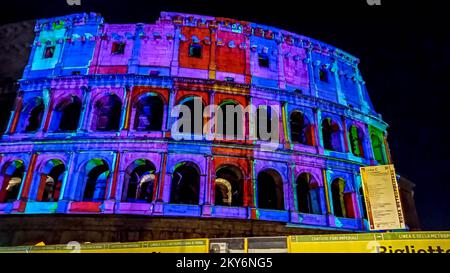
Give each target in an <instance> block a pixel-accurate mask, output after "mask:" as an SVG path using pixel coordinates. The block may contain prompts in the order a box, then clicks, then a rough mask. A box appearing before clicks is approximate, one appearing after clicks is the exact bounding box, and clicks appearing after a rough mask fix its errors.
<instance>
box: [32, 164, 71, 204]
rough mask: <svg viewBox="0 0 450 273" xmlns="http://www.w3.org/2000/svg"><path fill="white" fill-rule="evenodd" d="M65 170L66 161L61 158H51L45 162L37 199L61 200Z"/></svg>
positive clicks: (44, 200)
mask: <svg viewBox="0 0 450 273" xmlns="http://www.w3.org/2000/svg"><path fill="white" fill-rule="evenodd" d="M65 170H66V167H65V166H64V163H63V162H62V161H61V160H59V159H51V160H49V161H48V162H47V163H46V164H45V166H44V169H43V171H42V173H41V180H40V184H39V189H38V195H37V198H36V200H37V201H42V202H56V201H58V200H59V197H60V196H59V194H60V191H61V185H62V181H63V178H64V172H65Z"/></svg>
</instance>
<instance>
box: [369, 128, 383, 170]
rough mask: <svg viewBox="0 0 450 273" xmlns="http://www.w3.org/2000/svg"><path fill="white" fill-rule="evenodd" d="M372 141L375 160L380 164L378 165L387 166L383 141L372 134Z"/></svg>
mask: <svg viewBox="0 0 450 273" xmlns="http://www.w3.org/2000/svg"><path fill="white" fill-rule="evenodd" d="M370 141H371V142H372V150H373V156H374V157H375V160H376V161H377V162H378V164H381V165H383V164H386V160H385V157H384V151H383V142H382V141H381V138H380V137H378V136H377V135H375V134H372V135H371V136H370Z"/></svg>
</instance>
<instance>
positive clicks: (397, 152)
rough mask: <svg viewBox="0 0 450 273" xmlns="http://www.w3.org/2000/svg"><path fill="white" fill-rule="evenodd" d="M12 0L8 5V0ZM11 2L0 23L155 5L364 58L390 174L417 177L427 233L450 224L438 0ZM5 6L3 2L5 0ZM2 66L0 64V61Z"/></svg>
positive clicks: (447, 41) (138, 16)
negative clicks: (385, 131)
mask: <svg viewBox="0 0 450 273" xmlns="http://www.w3.org/2000/svg"><path fill="white" fill-rule="evenodd" d="M8 2H13V1H8ZM381 2H382V5H381V6H377V7H375V6H369V5H367V3H366V0H339V1H338V0H334V1H333V0H311V1H305V0H297V1H284V0H274V1H273V2H269V1H245V0H240V1H231V0H229V1H227V0H222V1H212V0H210V1H207V0H190V1H188V0H184V1H150V0H146V1H144V0H141V1H139V0H120V1H119V0H81V3H82V5H81V6H80V7H76V6H69V5H67V4H66V0H49V1H44V0H40V1H37V0H35V1H23V0H15V1H14V2H13V3H8V5H9V6H3V7H2V10H1V18H0V23H7V22H17V21H22V20H30V19H38V18H46V17H54V16H59V15H66V14H70V13H76V12H85V11H86V12H89V11H93V12H99V13H101V14H102V15H103V16H104V17H105V20H106V22H110V23H122V22H123V23H136V22H154V21H155V20H156V19H157V18H158V15H159V12H160V11H179V12H186V13H194V14H205V15H212V16H221V17H230V18H235V19H240V20H247V21H252V22H255V23H261V24H266V25H271V26H276V27H280V28H284V29H286V30H290V31H292V32H296V33H299V34H303V35H306V36H309V37H312V38H315V39H318V40H321V41H323V42H326V43H329V44H331V45H334V46H336V47H339V48H341V49H343V50H345V51H347V52H349V53H351V54H353V55H355V56H357V57H359V58H360V59H361V64H360V69H361V71H362V74H363V77H364V78H365V80H366V82H367V86H368V89H369V94H370V97H371V99H372V102H373V104H374V106H375V109H376V110H377V112H379V113H381V114H382V115H383V119H384V120H385V121H386V122H387V123H388V124H389V125H390V128H389V143H390V147H391V152H392V156H393V159H394V163H395V166H396V169H397V171H399V172H400V173H401V174H402V175H404V176H406V177H408V178H409V179H410V180H412V181H413V182H414V183H416V185H417V187H416V203H417V207H418V213H419V217H420V220H421V223H422V226H423V228H424V229H429V230H438V229H441V230H444V229H446V230H449V229H450V174H449V170H450V104H449V101H448V98H450V95H449V93H450V88H449V86H450V84H449V79H450V30H449V29H450V28H449V26H450V19H449V15H448V14H449V13H448V9H447V8H446V7H445V6H444V3H443V2H445V1H438V0H428V1H417V2H416V1H407V0H381ZM2 5H6V3H2ZM0 65H1V64H0Z"/></svg>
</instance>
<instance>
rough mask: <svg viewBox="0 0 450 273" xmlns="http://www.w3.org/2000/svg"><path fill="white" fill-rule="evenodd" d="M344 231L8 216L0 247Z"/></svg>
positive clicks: (165, 220)
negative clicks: (72, 242)
mask: <svg viewBox="0 0 450 273" xmlns="http://www.w3.org/2000/svg"><path fill="white" fill-rule="evenodd" d="M330 233H344V232H343V231H334V230H318V229H303V228H290V227H287V226H286V224H283V223H277V222H266V221H255V220H232V219H212V218H211V219H195V218H153V217H152V218H149V217H143V216H121V215H70V216H69V215H51V216H48V215H26V216H25V215H8V216H3V217H2V221H1V225H0V246H19V245H31V244H36V243H38V242H41V241H42V242H45V243H46V244H64V243H68V242H70V241H78V242H80V243H82V242H91V243H94V242H133V241H148V240H170V239H191V238H229V237H257V236H286V235H294V234H330Z"/></svg>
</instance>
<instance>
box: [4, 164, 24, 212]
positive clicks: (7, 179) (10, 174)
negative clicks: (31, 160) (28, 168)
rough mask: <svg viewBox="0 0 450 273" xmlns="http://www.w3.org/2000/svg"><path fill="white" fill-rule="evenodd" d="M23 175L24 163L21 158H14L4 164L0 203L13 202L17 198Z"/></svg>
mask: <svg viewBox="0 0 450 273" xmlns="http://www.w3.org/2000/svg"><path fill="white" fill-rule="evenodd" d="M24 175H25V165H24V163H23V161H22V160H14V161H12V162H10V163H7V164H5V167H4V169H3V177H4V178H3V184H2V189H1V192H0V203H5V202H14V201H16V200H17V199H18V198H19V192H20V186H21V184H22V181H23V179H24Z"/></svg>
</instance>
